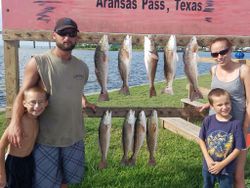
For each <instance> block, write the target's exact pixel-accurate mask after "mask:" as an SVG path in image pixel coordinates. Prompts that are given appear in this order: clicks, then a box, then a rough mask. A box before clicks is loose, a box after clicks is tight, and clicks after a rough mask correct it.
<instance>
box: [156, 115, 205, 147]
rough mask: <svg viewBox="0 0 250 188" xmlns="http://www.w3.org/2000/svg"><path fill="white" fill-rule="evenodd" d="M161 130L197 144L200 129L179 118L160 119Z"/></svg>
mask: <svg viewBox="0 0 250 188" xmlns="http://www.w3.org/2000/svg"><path fill="white" fill-rule="evenodd" d="M160 122H161V125H162V126H163V128H165V129H168V130H170V131H171V132H173V133H176V134H178V135H181V136H183V137H184V138H186V139H188V140H192V141H195V142H197V143H198V140H199V132H200V127H198V126H197V125H195V124H193V123H190V122H189V121H186V120H184V119H182V118H179V117H171V118H160Z"/></svg>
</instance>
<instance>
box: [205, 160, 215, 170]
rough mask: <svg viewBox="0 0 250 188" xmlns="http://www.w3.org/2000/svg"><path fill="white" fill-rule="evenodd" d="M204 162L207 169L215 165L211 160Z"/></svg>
mask: <svg viewBox="0 0 250 188" xmlns="http://www.w3.org/2000/svg"><path fill="white" fill-rule="evenodd" d="M206 162H207V167H208V169H210V168H211V167H212V166H213V165H215V162H214V161H213V159H212V158H210V159H207V160H206Z"/></svg>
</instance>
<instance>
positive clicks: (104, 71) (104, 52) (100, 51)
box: [94, 35, 109, 101]
mask: <svg viewBox="0 0 250 188" xmlns="http://www.w3.org/2000/svg"><path fill="white" fill-rule="evenodd" d="M108 51H109V43H108V36H107V35H103V37H102V38H101V40H100V41H99V43H98V45H97V47H96V50H95V58H94V59H95V74H96V77H97V80H98V83H99V84H100V86H101V92H100V95H99V98H98V101H108V100H109V95H108V89H107V85H108Z"/></svg>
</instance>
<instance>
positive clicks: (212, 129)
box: [199, 115, 246, 174]
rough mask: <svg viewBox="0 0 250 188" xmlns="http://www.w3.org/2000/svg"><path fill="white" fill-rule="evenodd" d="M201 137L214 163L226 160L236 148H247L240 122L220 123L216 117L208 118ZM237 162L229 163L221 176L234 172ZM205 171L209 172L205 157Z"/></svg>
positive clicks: (202, 128)
mask: <svg viewBox="0 0 250 188" xmlns="http://www.w3.org/2000/svg"><path fill="white" fill-rule="evenodd" d="M199 137H200V138H201V139H202V140H204V142H205V143H206V148H207V151H208V153H209V155H210V156H211V158H212V159H213V160H214V161H222V160H224V159H225V158H226V157H227V156H228V155H229V154H230V153H231V152H232V151H233V150H234V149H235V148H237V149H239V150H242V149H244V148H245V147H246V143H245V139H244V135H243V131H242V126H241V123H240V121H239V120H234V119H233V118H231V119H230V120H229V121H227V122H224V121H218V120H217V119H216V117H215V115H210V116H207V117H206V118H205V119H204V120H203V123H202V127H201V130H200V134H199ZM235 164H236V160H233V161H232V162H231V163H229V164H228V165H227V166H226V167H225V168H224V169H222V171H221V172H220V173H221V174H229V173H230V174H231V173H233V172H234V169H235ZM203 169H205V170H208V167H207V163H206V161H205V158H204V157H203Z"/></svg>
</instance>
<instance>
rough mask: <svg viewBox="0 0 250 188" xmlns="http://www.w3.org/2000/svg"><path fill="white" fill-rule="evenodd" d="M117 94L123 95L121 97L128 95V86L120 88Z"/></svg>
mask: <svg viewBox="0 0 250 188" xmlns="http://www.w3.org/2000/svg"><path fill="white" fill-rule="evenodd" d="M119 93H120V94H123V95H130V92H129V87H128V86H124V87H122V88H121V89H120V90H119Z"/></svg>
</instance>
